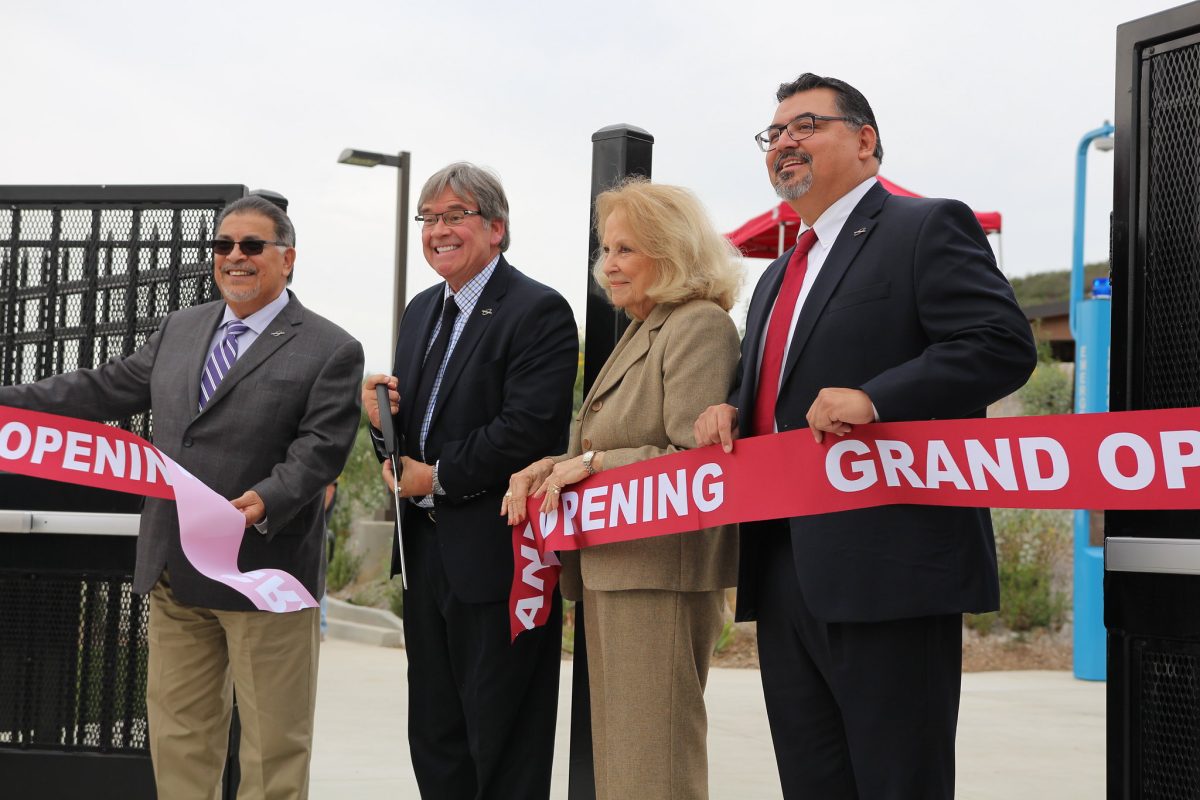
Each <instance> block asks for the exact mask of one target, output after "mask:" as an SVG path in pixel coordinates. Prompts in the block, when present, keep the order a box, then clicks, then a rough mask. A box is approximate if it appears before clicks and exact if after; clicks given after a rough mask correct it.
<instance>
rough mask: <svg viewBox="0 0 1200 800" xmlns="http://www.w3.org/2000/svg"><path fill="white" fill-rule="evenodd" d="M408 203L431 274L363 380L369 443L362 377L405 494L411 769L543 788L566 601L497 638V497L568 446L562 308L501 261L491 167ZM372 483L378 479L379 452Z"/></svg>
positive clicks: (574, 344) (468, 789)
mask: <svg viewBox="0 0 1200 800" xmlns="http://www.w3.org/2000/svg"><path fill="white" fill-rule="evenodd" d="M418 208H419V209H420V214H419V215H418V216H417V218H416V221H417V222H418V223H420V225H421V245H422V247H423V249H424V251H425V259H426V260H427V261H428V262H429V265H430V266H431V267H433V270H434V272H435V273H437V275H438V277H439V278H441V279H442V280H441V281H439V282H438V283H437V284H436V285H435V286H433V287H432V288H430V289H427V290H425V291H424V292H421V293H420V294H418V295H417V296H416V297H414V298H413V299H412V302H410V303H409V304H408V307H407V308H406V309H405V312H404V317H403V319H402V320H401V322H400V331H399V337H398V340H397V342H396V361H395V366H394V368H393V370H392V375H390V376H389V375H371V376H369V377H368V378H367V380H366V382H365V384H364V386H363V403H364V406H365V408H366V409H367V413H368V415H369V416H370V419H371V424H372V425H373V426H374V428H375V433H376V439H377V444H378V443H379V442H380V441H381V439H380V434H379V428H380V418H379V408H378V405H377V403H376V394H375V386H376V385H377V384H380V383H386V384H387V386H388V388H389V394H390V399H391V408H390V409H389V410H387V411H390V413H391V415H392V421H393V429H394V431H395V434H396V437H397V439H398V442H397V443H396V444H397V445H398V446H397V452H398V453H400V454H401V455H402V458H401V459H400V470H401V472H400V476H399V481H400V494H401V496H402V497H404V498H406V499H407V500H408V502H406V503H404V506H403V511H402V514H401V516H402V518H401V520H400V531H401V533H402V538H403V547H404V558H403V560H402V559H401V558H400V552H399V549H398V547H399V545H397V549H396V552H395V553H394V556H393V559H392V572H393V574H398V573H399V572H400V568H401V563H403V565H404V568H405V569H406V571H407V574H406V575H405V580H406V581H407V589H406V590H405V592H404V636H405V648H406V651H407V655H408V697H409V701H408V742H409V750H410V752H411V754H412V762H413V771H414V772H415V773H416V776H417V783H418V785H419V786H420V788H421V796H422V797H427V798H437V799H438V800H472V799H473V798H518V797H519V798H525V799H527V800H537V798H547V797H549V795H550V766H551V761H552V754H553V751H554V727H555V715H556V711H557V706H558V672H559V662H560V658H561V656H560V647H561V643H562V637H561V630H562V609H561V604H560V602H559V598H558V594H557V592H556V593H555V596H554V598H553V602H552V610H551V614H550V619H549V621H548V622H547V624H546V625H545V626H543V627H540V628H535V629H534V630H531V631H526V632H524V633H522V634H521V635H520V636H518V637H517V639H516V640H515V641H513V642H511V643H510V641H509V620H508V596H509V592H510V590H511V588H512V575H513V557H512V537H511V531H510V529H509V528H508V526H507V523H506V517H503V516H500V515H499V513H498V511H499V508H500V498H501V496H502V495H503V494H504V492H505V491H506V490H507V488H508V478H509V476H510V475H512V473H514V472H516V471H517V470H520V469H523V468H524V467H525V466H526V465H527V464H529V463H530V462H531V461H533V460H535V459H537V458H539V457H541V456H543V455H545V454H546V453H558V452H563V451H565V450H566V447H567V423H568V420H569V417H570V413H571V396H572V391H573V388H574V384H575V370H576V366H577V364H578V340H577V334H576V330H575V320H574V318H573V316H572V314H571V308H570V306H568V305H567V302H566V300H564V299H563V298H562V296H561V295H559V294H558V292H556V291H554V290H553V289H551V288H549V287H547V286H543V285H542V284H540V283H537V282H535V281H533V280H531V279H529V278H528V277H526V276H525V275H523V274H521V273H520V272H518V271H517V270H516V269H514V268H513V267H512V266H511V265H509V263H508V261H507V260H505V258H504V255H503V253H504V251H506V250H507V249H508V244H509V238H510V237H509V223H508V200H507V199H506V198H505V195H504V189H503V188H502V187H501V185H500V181H499V180H498V179H497V178H496V177H495V176H494V175H492V174H491V173H490V172H488V171H486V170H483V169H480V168H479V167H476V166H475V165H473V164H468V163H462V162H460V163H456V164H451V165H449V166H447V167H445V168H444V169H442V170H440V171H438V172H437V173H435V174H434V175H433V176H432V177H431V178H429V180H428V181H426V183H425V186H424V187H423V188H422V189H421V195H420V198H419V200H418ZM387 411H385V413H387ZM380 459H381V460H382V459H383V455H382V452H381V454H380ZM385 479H386V480H387V481H388V482H389V489H391V488H392V485H393V484H392V475H391V471H390V465H386V466H385Z"/></svg>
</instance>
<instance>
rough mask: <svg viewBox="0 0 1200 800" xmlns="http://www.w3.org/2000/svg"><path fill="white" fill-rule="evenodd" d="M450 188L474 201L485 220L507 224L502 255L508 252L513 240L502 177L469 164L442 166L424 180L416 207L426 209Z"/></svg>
mask: <svg viewBox="0 0 1200 800" xmlns="http://www.w3.org/2000/svg"><path fill="white" fill-rule="evenodd" d="M447 188H448V189H450V190H451V191H452V192H454V193H455V194H456V195H458V196H459V197H461V198H462V199H463V200H468V199H469V200H474V201H475V203H476V205H478V206H479V214H480V216H482V217H483V218H484V219H485V220H487V221H489V222H491V221H492V220H499V221H500V222H502V223H504V237H503V238H502V239H501V240H500V252H501V253H503V252H504V251H506V250H508V244H509V241H510V240H511V238H512V237H510V236H509V224H508V198H507V197H505V196H504V187H503V186H501V185H500V178H499V177H498V176H497V175H496V174H495V173H494V172H492V171H490V170H487V169H484V168H483V167H477V166H475V165H474V164H472V163H470V162H468V161H456V162H454V163H453V164H451V165H449V166H447V167H442V168H441V169H440V170H438V171H437V172H435V173H433V175H431V176H430V177H429V180H427V181H425V185H424V186H422V187H421V196H420V197H419V198H418V199H417V208H423V207H424V206H425V204H426V203H428V202H430V201H431V200H433V199H434V198H435V197H437V196H438V195H440V194H441V193H442V192H444V191H446V189H447Z"/></svg>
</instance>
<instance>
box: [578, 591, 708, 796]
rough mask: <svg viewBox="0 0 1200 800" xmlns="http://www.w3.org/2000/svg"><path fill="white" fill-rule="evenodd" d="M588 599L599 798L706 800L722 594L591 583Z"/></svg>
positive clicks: (586, 593)
mask: <svg viewBox="0 0 1200 800" xmlns="http://www.w3.org/2000/svg"><path fill="white" fill-rule="evenodd" d="M583 602H584V615H583V616H584V625H585V626H586V629H587V661H588V680H589V685H590V690H591V697H592V755H593V758H594V760H595V764H596V797H597V800H629V798H637V799H638V800H693V798H695V799H696V800H704V798H707V797H708V715H707V713H706V712H705V709H704V686H705V683H706V682H707V681H708V664H709V661H710V660H711V658H712V651H713V647H714V646H715V644H716V641H717V637H718V636H719V635H720V633H721V626H722V620H723V610H724V607H725V593H724V592H723V591H721V590H718V591H712V592H671V591H662V590H656V589H636V590H625V591H615V592H595V591H592V590H590V589H588V588H586V587H585V588H584V591H583Z"/></svg>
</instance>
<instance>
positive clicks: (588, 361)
mask: <svg viewBox="0 0 1200 800" xmlns="http://www.w3.org/2000/svg"><path fill="white" fill-rule="evenodd" d="M653 149H654V137H653V136H651V135H650V134H649V133H647V132H646V131H644V130H642V129H641V128H638V127H635V126H633V125H624V124H622V125H608V126H606V127H603V128H601V129H600V130H598V131H596V132H595V133H593V134H592V194H591V203H590V204H589V206H588V207H589V216H588V259H587V275H588V277H587V282H588V295H587V321H586V323H585V330H584V347H583V393H584V394H585V395H586V394H587V393H588V390H589V389H591V388H592V383H594V382H595V380H596V375H597V374H598V373H599V372H600V367H602V366H603V365H604V362H605V361H606V360H607V359H608V355H609V353H611V352H612V351H613V348H614V347H615V346H616V344H617V340H618V339H620V338H621V334H622V333H624V332H625V328H626V327H627V326H628V325H629V318H628V317H627V316H625V313H624V312H622V311H620V310H618V309H616V308H613V307H612V305H611V304H610V303H609V302H608V298H607V297H606V296H605V294H604V291H603V290H602V289H601V288H600V287H599V286H598V285H597V284H596V281H595V279H594V278H592V262H593V260H594V258H595V255H596V253H597V252H598V251H599V250H600V242H599V240H598V239H597V238H596V230H595V227H594V226H593V225H592V224H591V221H592V220H593V219H594V218H595V215H596V195H598V194H600V193H601V192H603V191H605V190H607V189H610V188H612V187H613V186H615V185H616V184H617V183H619V182H620V181H621V180H622V179H623V178H626V177H628V176H630V175H644V176H645V177H647V178H649V177H650V156H651V152H652V151H653ZM573 666H574V669H573V672H572V677H571V757H570V778H569V781H568V787H567V797H568V798H569V800H595V798H596V775H595V764H594V763H593V761H592V711H591V695H590V693H589V691H588V671H587V637H586V636H585V635H584V630H583V603H582V602H579V603H576V604H575V661H574V665H573Z"/></svg>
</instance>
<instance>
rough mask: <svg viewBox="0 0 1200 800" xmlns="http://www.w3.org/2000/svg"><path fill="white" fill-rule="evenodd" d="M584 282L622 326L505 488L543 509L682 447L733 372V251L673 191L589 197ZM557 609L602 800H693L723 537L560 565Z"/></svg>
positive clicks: (617, 549)
mask: <svg viewBox="0 0 1200 800" xmlns="http://www.w3.org/2000/svg"><path fill="white" fill-rule="evenodd" d="M596 229H597V233H598V234H599V238H600V241H601V253H600V254H598V258H597V261H596V264H595V266H594V270H593V274H594V276H595V278H596V282H597V283H598V284H599V285H600V286H601V287H603V288H604V289H605V290H606V291H607V292H608V295H609V299H610V300H611V302H612V303H613V305H614V306H617V307H618V308H623V309H624V310H625V312H626V313H627V314H628V315H629V316H630V317H631V318H632V320H633V321H632V323H631V324H630V326H629V327H628V329H626V331H625V335H624V336H623V337H622V338H621V340H620V341H619V342H618V343H617V345H616V347H615V348H614V349H613V352H612V354H611V355H610V356H609V358H608V361H607V362H606V363H605V364H604V366H603V368H602V369H601V370H600V374H599V375H598V376H597V377H596V382H595V384H594V385H593V387H592V389H591V391H590V392H589V393H588V395H587V397H586V398H585V399H584V401H583V406H582V407H581V409H580V411H579V413H578V415H577V416H576V417H575V419H574V421H573V424H572V428H571V444H570V450H569V451H568V452H567V453H566V454H564V455H561V456H557V457H547V458H544V459H542V460H540V461H536V462H534V463H533V464H531V465H529V466H528V467H527V468H525V469H524V470H522V471H521V472H518V473H516V474H515V475H513V476H512V479H511V481H510V485H509V494H508V495H506V497H505V499H504V501H503V503H502V506H501V513H502V514H507V515H508V517H509V522H510V524H517V523H519V522H521V521H522V520H524V518H525V502H526V498H527V495H528V494H529V493H530V492H533V495H534V497H538V496H544V501H543V506H542V510H543V511H548V510H550V509H552V508H556V507H557V505H558V497H559V492H560V491H561V490H562V489H563V487H565V486H568V485H570V484H573V483H576V482H577V481H580V480H583V479H584V478H585V477H587V476H588V475H590V474H593V473H595V472H599V471H601V470H604V469H612V468H614V467H620V466H623V465H625V464H630V463H633V462H635V461H644V460H646V459H649V458H654V457H655V456H661V455H665V454H667V453H673V452H676V451H679V450H683V449H686V448H690V447H694V446H695V439H694V436H693V433H692V423H693V422H695V420H696V417H697V416H699V414H700V412H702V411H703V410H704V409H705V408H707V407H708V406H710V405H713V404H716V403H722V402H725V399H726V397H727V395H728V392H729V387H730V384H731V381H732V379H733V375H734V370H735V369H736V367H737V364H738V334H737V329H736V327H735V326H734V324H733V320H732V319H730V317H729V314H728V313H727V312H728V310H729V308H730V307H731V306H732V305H733V301H734V296H735V293H736V291H737V288H738V285H739V283H740V281H741V266H740V262H739V261H738V257H737V252H736V251H735V250H734V249H733V247H732V246H731V245H730V244H729V243H728V242H727V241H726V240H725V239H724V237H722V236H721V235H720V234H718V233H717V232H716V231H715V230H714V229H713V227H712V224H711V223H710V222H709V221H708V218H707V216H706V215H705V213H704V210H703V208H702V207H701V205H700V203H699V202H698V201H697V200H696V198H695V197H694V196H693V195H692V194H691V193H690V192H689V191H687V190H686V189H682V188H679V187H676V186H663V185H656V184H651V183H648V182H646V181H645V180H641V179H634V180H629V181H627V182H625V183H623V184H622V185H620V186H618V187H617V188H615V189H613V190H611V191H608V192H604V193H603V194H601V195H600V196H599V197H597V198H596ZM562 561H563V572H562V577H561V585H562V592H563V596H564V597H566V598H568V599H574V600H579V599H582V600H583V601H584V605H585V607H586V609H587V613H586V614H585V615H584V616H585V625H586V629H587V643H588V646H587V651H588V652H587V655H588V674H589V676H590V681H591V685H590V688H591V703H592V747H593V755H594V757H595V766H596V794H597V797H598V798H599V799H600V800H606V799H608V800H618V799H619V800H626V798H631V797H637V798H640V799H644V800H652V799H653V798H672V800H678V799H679V798H707V797H708V758H707V743H706V738H707V716H706V714H705V709H704V686H705V682H706V681H707V678H708V665H709V660H710V658H711V655H712V652H713V647H714V645H715V643H716V640H717V637H718V635H719V634H720V632H721V627H722V622H723V618H724V607H725V600H724V589H725V588H726V587H728V586H733V585H734V584H735V583H736V580H737V528H736V526H727V527H718V528H708V529H705V530H700V531H695V532H691V533H682V534H676V535H673V536H659V537H655V538H651V539H644V540H641V541H632V542H620V543H616V544H607V545H602V546H598V547H592V548H588V549H585V550H582V551H580V552H578V553H564V554H562Z"/></svg>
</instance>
